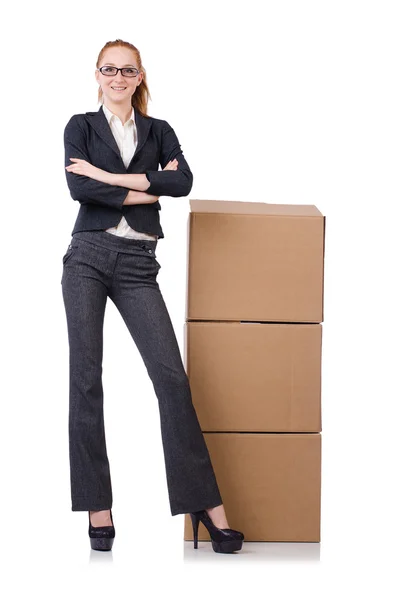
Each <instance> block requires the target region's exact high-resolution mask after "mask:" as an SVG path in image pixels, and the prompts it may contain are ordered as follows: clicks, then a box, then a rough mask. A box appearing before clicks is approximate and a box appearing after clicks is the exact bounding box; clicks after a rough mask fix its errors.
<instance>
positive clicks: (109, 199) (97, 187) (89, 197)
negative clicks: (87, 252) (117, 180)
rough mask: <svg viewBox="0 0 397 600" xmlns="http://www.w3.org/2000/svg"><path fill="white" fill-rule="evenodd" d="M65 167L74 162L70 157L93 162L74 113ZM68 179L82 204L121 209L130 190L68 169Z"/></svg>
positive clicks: (66, 138) (66, 137) (66, 141)
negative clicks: (70, 171)
mask: <svg viewBox="0 0 397 600" xmlns="http://www.w3.org/2000/svg"><path fill="white" fill-rule="evenodd" d="M64 145H65V167H67V166H68V165H70V164H74V163H72V161H71V160H70V158H81V159H83V160H86V161H88V162H89V163H91V161H90V159H89V156H88V150H87V143H86V138H85V135H84V132H83V130H82V129H81V127H80V125H79V124H78V120H77V119H76V115H74V116H73V117H72V118H71V119H70V121H69V122H68V124H67V125H66V127H65V131H64ZM65 173H66V181H67V184H68V187H69V190H70V195H71V196H72V198H73V200H77V201H78V202H80V203H81V204H97V205H99V206H106V207H108V208H117V209H118V210H120V211H121V209H122V206H123V202H124V200H125V199H126V197H127V194H128V192H129V189H128V188H125V187H121V186H118V185H109V184H107V183H102V182H100V181H96V180H95V179H91V177H86V176H85V175H78V174H77V173H69V171H66V170H65Z"/></svg>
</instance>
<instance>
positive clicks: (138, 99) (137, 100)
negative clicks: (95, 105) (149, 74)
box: [96, 39, 151, 117]
mask: <svg viewBox="0 0 397 600" xmlns="http://www.w3.org/2000/svg"><path fill="white" fill-rule="evenodd" d="M108 48H128V49H129V50H132V52H134V54H135V58H136V62H137V66H138V69H139V70H140V71H142V73H143V78H142V81H141V83H140V84H139V85H138V87H137V88H136V90H135V92H134V93H133V95H132V96H131V105H132V106H133V107H134V110H137V111H139V112H140V113H141V115H143V116H144V117H148V116H149V115H148V114H147V105H148V99H149V98H150V99H151V96H150V92H149V88H148V85H147V81H146V69H145V68H144V67H143V66H142V60H141V55H140V52H139V50H138V48H136V46H134V45H133V44H130V43H129V42H124V41H123V40H119V39H117V40H115V41H114V42H107V43H106V44H105V45H104V47H103V48H102V50H101V51H100V53H99V55H98V60H97V63H96V68H97V69H98V68H99V65H100V64H101V62H102V59H103V56H104V54H105V52H106V50H107V49H108ZM98 102H100V103H101V104H103V92H102V89H101V86H99V90H98Z"/></svg>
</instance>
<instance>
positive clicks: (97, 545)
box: [88, 509, 116, 550]
mask: <svg viewBox="0 0 397 600" xmlns="http://www.w3.org/2000/svg"><path fill="white" fill-rule="evenodd" d="M110 518H111V519H112V524H111V525H104V526H103V527H93V525H91V518H90V511H88V521H89V527H88V535H89V536H90V542H91V548H92V549H93V550H111V549H112V546H113V542H114V538H115V536H116V530H115V528H114V525H113V515H112V509H110Z"/></svg>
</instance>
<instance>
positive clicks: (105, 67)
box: [97, 65, 141, 78]
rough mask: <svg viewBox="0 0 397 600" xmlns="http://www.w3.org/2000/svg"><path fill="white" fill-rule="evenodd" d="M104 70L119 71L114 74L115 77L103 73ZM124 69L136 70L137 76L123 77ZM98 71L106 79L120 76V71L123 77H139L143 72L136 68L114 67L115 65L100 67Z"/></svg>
mask: <svg viewBox="0 0 397 600" xmlns="http://www.w3.org/2000/svg"><path fill="white" fill-rule="evenodd" d="M102 69H117V70H116V73H114V74H113V75H109V74H108V73H102ZM124 69H134V71H136V74H135V75H123V70H124ZM97 71H100V72H101V73H102V75H104V76H105V77H116V75H117V74H118V72H119V71H120V73H121V75H122V76H123V77H129V78H132V77H138V75H139V73H140V72H141V71H140V70H139V69H136V68H135V67H121V68H120V67H114V66H113V65H103V67H100V68H99V69H97Z"/></svg>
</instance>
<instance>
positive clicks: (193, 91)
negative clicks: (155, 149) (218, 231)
mask: <svg viewBox="0 0 397 600" xmlns="http://www.w3.org/2000/svg"><path fill="white" fill-rule="evenodd" d="M395 8H396V4H395V3H394V2H386V1H380V0H377V1H376V2H375V1H372V2H369V1H363V0H361V1H356V2H354V1H351V0H343V1H340V0H333V1H332V2H331V1H320V0H317V1H282V0H278V1H272V2H270V1H261V2H259V1H258V2H253V1H252V0H246V1H245V2H243V3H240V2H238V3H237V2H231V1H229V2H223V1H222V2H221V1H216V0H212V1H211V2H207V1H204V2H203V1H201V2H188V1H187V0H185V2H181V1H180V0H175V1H174V2H172V3H164V2H161V3H160V2H145V3H143V2H141V3H132V2H117V3H108V2H82V1H80V2H74V1H71V2H67V3H62V4H60V5H59V4H58V5H57V4H50V3H46V2H40V1H38V2H35V3H32V4H28V3H27V2H22V3H19V4H16V3H13V4H11V6H10V7H8V11H9V12H8V17H7V18H4V17H5V15H4V14H3V23H2V31H1V33H2V35H1V36H0V37H1V65H2V77H1V84H2V93H1V109H2V112H1V116H2V123H1V131H2V136H1V137H2V177H1V179H2V186H1V187H2V190H1V191H2V193H1V205H2V235H1V243H2V253H1V255H2V269H1V276H2V277H1V280H2V295H1V299H2V335H1V339H2V346H3V353H2V356H3V359H2V367H3V368H2V378H1V383H2V391H1V397H2V403H1V458H2V460H1V480H0V481H1V490H2V492H1V496H0V497H1V514H0V516H1V532H2V535H1V547H2V551H3V560H2V564H1V567H2V571H3V575H2V584H3V585H4V584H6V585H7V584H9V590H8V592H7V594H5V596H4V597H7V598H8V599H13V598H21V597H24V595H25V594H26V596H29V597H30V596H32V595H33V596H35V595H36V594H37V595H38V594H40V597H42V598H55V597H57V598H69V597H73V598H75V599H80V598H81V599H86V598H88V597H98V596H99V594H101V595H103V597H106V596H108V597H110V596H112V597H113V598H130V597H133V596H134V595H135V592H136V593H137V595H138V597H143V598H146V597H147V596H148V595H151V593H152V592H153V593H154V594H156V593H159V594H162V595H163V594H169V595H170V596H172V597H175V598H198V597H200V598H201V597H203V596H204V595H205V596H207V597H211V598H215V597H216V598H218V599H220V598H223V597H227V598H234V597H235V598H240V597H242V596H245V597H249V596H251V595H252V596H253V595H254V594H258V595H260V596H262V595H263V596H265V597H269V598H270V597H272V598H291V597H294V598H304V599H305V600H307V599H309V598H318V597H320V598H323V597H327V598H328V597H335V596H337V597H339V598H350V597H352V595H355V594H357V593H361V592H367V593H368V595H370V594H371V595H373V594H377V596H379V597H381V598H384V599H386V598H392V597H394V598H395V597H396V583H395V579H394V578H392V575H391V571H392V569H394V568H395V562H396V558H395V554H396V553H395V544H396V533H397V532H396V529H397V527H396V516H395V515H396V506H397V499H396V492H395V489H396V488H395V473H396V464H395V462H396V443H395V439H396V433H395V420H396V400H397V395H396V385H395V370H396V351H395V339H396V333H397V332H396V320H395V315H396V305H397V302H396V300H397V298H396V292H395V274H396V268H395V258H396V247H395V239H396V233H395V214H396V212H395V204H396V158H397V157H396V154H397V151H396V148H397V146H396V140H397V135H396V134H397V131H396V129H397V127H396V125H397V123H396V106H397V97H396V96H397V94H396V91H397V88H396V57H397V53H396V50H397V47H396V46H397V41H396V39H397V38H396V29H397V22H396V15H395V12H394V9H395ZM116 38H121V39H124V40H126V41H130V42H131V43H133V44H134V45H136V46H137V47H138V48H139V49H140V52H141V56H142V60H143V64H144V66H145V68H146V70H147V74H148V84H149V89H150V93H151V97H152V102H150V103H149V107H148V111H149V114H150V115H152V116H155V117H158V118H161V119H166V120H167V121H168V122H169V123H170V124H171V126H172V127H173V128H174V129H175V131H176V133H177V135H178V137H179V141H180V143H181V146H182V149H183V151H184V154H185V157H186V159H187V161H188V163H189V165H190V167H191V169H192V172H193V174H194V186H193V189H192V192H191V194H190V196H189V197H190V198H192V199H194V198H198V199H213V200H239V201H255V202H269V203H281V204H290V203H291V204H314V205H316V206H317V207H318V209H319V210H320V211H321V212H322V213H323V214H325V215H326V217H327V228H326V251H325V301H324V323H323V366H322V385H323V387H322V394H323V395H322V411H323V412H322V417H323V446H322V449H323V455H322V515H321V517H322V523H321V526H322V527H321V543H320V544H275V543H264V544H260V543H247V544H245V545H244V546H243V551H242V552H240V553H238V554H235V555H218V554H216V553H214V552H213V551H212V549H211V548H209V545H208V544H204V543H200V544H199V546H200V547H199V549H198V550H196V551H193V542H184V541H183V521H184V517H183V515H178V516H175V517H172V516H171V514H170V509H169V503H168V493H167V488H166V478H165V469H164V462H163V450H162V445H161V436H160V424H159V417H158V406H157V398H156V396H155V394H154V390H153V387H152V383H151V381H150V379H149V377H148V375H147V372H146V369H145V367H144V364H143V361H142V359H141V357H140V355H139V353H138V351H137V349H136V347H135V345H134V343H133V341H132V339H131V337H130V335H129V333H128V331H127V329H126V327H125V325H124V323H123V321H122V319H121V316H120V315H119V313H118V312H117V310H116V309H115V307H114V305H113V304H112V303H111V302H108V307H107V312H106V317H105V329H104V336H105V349H104V362H103V369H104V371H103V384H104V392H105V416H106V434H107V445H108V453H109V459H110V463H111V475H112V482H113V495H114V505H113V514H114V522H115V526H116V531H117V534H116V535H117V537H116V540H115V545H114V550H113V552H111V553H98V552H94V551H90V547H89V539H88V533H87V530H88V517H87V513H85V512H80V513H79V512H74V513H72V511H71V508H70V490H69V462H68V460H69V459H68V438H67V414H68V340H67V330H66V317H65V312H64V305H63V301H62V294H61V283H60V281H61V275H62V256H63V254H64V253H65V252H66V249H67V246H68V244H69V242H70V236H71V231H72V228H73V224H74V221H75V218H76V216H77V211H78V203H76V202H74V201H73V200H72V199H71V197H70V195H69V191H68V188H67V185H66V177H65V172H64V163H63V161H64V148H63V130H64V127H65V124H66V123H67V121H68V120H69V118H70V117H71V116H72V115H73V114H75V113H81V112H86V111H93V110H97V109H98V108H99V105H98V104H97V83H96V80H95V76H94V70H95V62H96V59H97V56H98V53H99V51H100V49H101V48H102V46H103V45H104V44H105V43H106V42H107V41H110V40H114V39H116ZM160 202H161V205H162V211H161V213H160V216H161V224H162V227H163V230H164V234H165V238H164V239H162V240H160V242H159V245H158V260H159V262H160V264H161V265H162V269H161V271H160V274H159V276H158V281H159V284H160V287H161V289H162V292H163V295H164V298H165V300H166V303H167V306H168V309H169V312H170V315H171V318H172V321H173V324H174V327H175V332H176V334H177V337H178V341H179V343H180V347H181V350H182V349H183V324H184V319H185V291H186V287H185V286H186V250H187V238H186V224H187V218H188V214H189V210H190V208H189V200H188V198H165V197H162V198H161V199H160ZM230 526H231V527H233V523H230ZM139 590H140V592H139Z"/></svg>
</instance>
